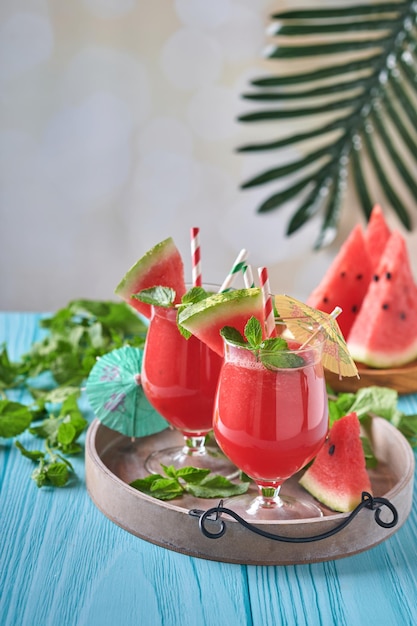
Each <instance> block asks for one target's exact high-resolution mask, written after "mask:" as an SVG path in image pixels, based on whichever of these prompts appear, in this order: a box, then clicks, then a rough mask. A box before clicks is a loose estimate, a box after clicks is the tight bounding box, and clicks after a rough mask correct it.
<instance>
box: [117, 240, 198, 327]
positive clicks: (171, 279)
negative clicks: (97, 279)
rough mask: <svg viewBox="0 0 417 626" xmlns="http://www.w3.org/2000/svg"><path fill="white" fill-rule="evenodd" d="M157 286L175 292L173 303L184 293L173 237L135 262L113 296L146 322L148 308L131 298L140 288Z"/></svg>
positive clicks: (149, 309)
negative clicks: (136, 312) (121, 300)
mask: <svg viewBox="0 0 417 626" xmlns="http://www.w3.org/2000/svg"><path fill="white" fill-rule="evenodd" d="M157 286H162V287H171V288H172V289H173V290H174V291H175V293H176V298H175V303H179V302H180V301H181V298H182V296H183V295H184V293H185V292H186V287H185V279H184V263H183V260H182V257H181V255H180V253H179V251H178V249H177V247H176V245H175V243H174V240H173V239H172V237H168V238H167V239H164V240H163V241H161V242H159V243H157V244H156V245H155V246H153V247H152V248H151V249H150V250H148V252H146V253H145V254H144V255H143V256H142V257H141V258H140V259H139V260H138V261H136V263H135V264H134V265H133V266H132V267H131V268H130V269H129V270H128V271H127V272H126V274H125V275H124V277H123V278H122V280H121V281H120V283H119V284H118V285H117V287H116V289H115V290H114V293H115V294H116V295H118V296H119V297H121V298H122V299H123V300H125V302H127V303H128V304H130V305H131V306H132V307H133V308H134V309H136V310H137V311H138V312H139V313H141V314H142V315H144V316H145V317H147V318H148V319H149V318H150V316H151V306H150V305H149V304H146V303H144V302H141V301H140V300H137V299H136V298H132V296H133V294H135V293H138V292H139V291H141V290H142V289H149V288H150V287H157Z"/></svg>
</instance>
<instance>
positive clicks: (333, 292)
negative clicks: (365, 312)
mask: <svg viewBox="0 0 417 626" xmlns="http://www.w3.org/2000/svg"><path fill="white" fill-rule="evenodd" d="M372 275H373V271H372V263H371V260H370V258H369V255H368V251H367V247H366V244H365V237H364V233H363V229H362V226H361V225H360V224H358V225H357V226H355V227H354V228H353V230H352V231H351V233H350V235H349V237H348V238H347V239H346V241H345V242H344V244H343V245H342V247H341V248H340V250H339V252H338V254H337V256H336V257H335V259H334V260H333V263H332V264H331V265H330V267H329V269H328V270H327V272H326V274H325V275H324V277H323V279H322V281H321V282H320V283H319V285H318V286H317V287H316V289H314V291H313V292H312V293H311V294H310V296H309V297H308V299H307V304H308V305H309V306H312V307H314V308H315V309H319V310H320V311H324V312H325V313H331V312H332V311H333V309H334V308H335V307H336V306H340V307H341V308H342V313H341V315H340V316H339V317H338V319H337V321H338V322H339V326H340V329H341V331H342V333H343V335H344V337H345V339H346V338H347V336H348V335H349V331H350V329H351V327H352V325H353V323H354V321H355V319H356V316H357V314H358V312H359V309H360V307H361V304H362V300H363V298H364V296H365V293H366V291H367V289H368V286H369V284H370V282H371V279H372Z"/></svg>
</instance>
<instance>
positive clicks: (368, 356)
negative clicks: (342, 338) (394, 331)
mask: <svg viewBox="0 0 417 626" xmlns="http://www.w3.org/2000/svg"><path fill="white" fill-rule="evenodd" d="M348 348H349V352H350V355H351V357H352V359H353V360H354V361H356V363H363V364H364V365H366V366H367V367H371V368H374V369H381V370H383V369H391V368H395V367H403V366H404V365H409V364H410V363H412V362H413V361H415V360H416V359H417V337H416V339H415V340H414V341H413V343H411V344H410V346H409V348H408V349H407V350H402V351H401V353H398V354H397V355H396V356H393V355H392V354H387V352H386V351H378V350H369V349H368V348H366V347H365V346H364V345H363V344H362V343H356V342H353V341H350V340H348Z"/></svg>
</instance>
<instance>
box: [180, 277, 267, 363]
mask: <svg viewBox="0 0 417 626" xmlns="http://www.w3.org/2000/svg"><path fill="white" fill-rule="evenodd" d="M252 316H255V317H257V318H258V319H259V320H260V321H261V319H262V316H263V301H262V292H261V290H260V289H259V288H258V287H251V288H248V289H237V290H235V291H229V292H226V293H217V294H214V295H212V296H209V297H208V298H206V299H205V300H202V301H200V302H197V303H196V304H192V305H190V306H188V307H185V308H184V309H183V310H181V311H180V313H179V316H178V321H179V324H180V325H181V326H183V327H184V328H185V329H186V330H188V331H189V332H191V333H192V334H193V335H195V336H196V337H197V338H198V339H200V340H201V341H203V342H204V343H207V345H209V346H210V347H211V348H212V349H215V351H216V352H218V353H219V354H223V340H222V338H221V336H220V330H221V329H222V328H223V326H233V327H235V328H238V330H240V331H241V332H242V330H243V329H242V328H239V326H241V324H240V322H241V320H242V319H244V320H246V321H248V320H249V318H250V317H252ZM234 320H235V322H234ZM236 320H239V324H238V323H236ZM214 344H215V345H216V347H215V348H214V347H213V345H214Z"/></svg>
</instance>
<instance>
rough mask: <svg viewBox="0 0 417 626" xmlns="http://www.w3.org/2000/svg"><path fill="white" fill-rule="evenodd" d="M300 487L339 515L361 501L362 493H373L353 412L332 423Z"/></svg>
mask: <svg viewBox="0 0 417 626" xmlns="http://www.w3.org/2000/svg"><path fill="white" fill-rule="evenodd" d="M300 484H301V485H302V486H303V487H304V489H306V490H307V491H308V492H309V493H311V495H313V496H314V497H315V498H316V499H317V500H319V502H322V503H323V504H325V505H326V506H328V507H330V508H331V509H333V510H334V511H340V512H342V513H347V512H348V511H352V510H353V509H354V508H355V507H356V506H357V505H358V504H359V503H360V502H361V500H362V492H363V491H366V492H368V493H372V487H371V481H370V479H369V476H368V473H367V471H366V464H365V455H364V452H363V448H362V442H361V439H360V425H359V420H358V416H357V414H356V413H349V414H348V415H345V416H344V417H342V418H340V419H339V420H337V421H336V422H334V424H333V426H332V428H331V429H330V431H329V436H328V438H327V440H326V442H325V443H324V445H323V447H322V448H321V449H320V451H319V453H318V454H317V456H316V458H315V459H314V461H313V463H312V465H310V467H309V468H308V469H307V470H306V471H305V473H304V475H303V476H302V478H301V479H300Z"/></svg>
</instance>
